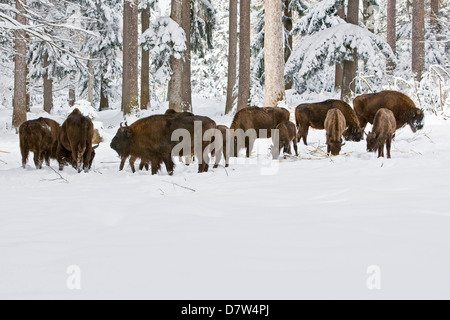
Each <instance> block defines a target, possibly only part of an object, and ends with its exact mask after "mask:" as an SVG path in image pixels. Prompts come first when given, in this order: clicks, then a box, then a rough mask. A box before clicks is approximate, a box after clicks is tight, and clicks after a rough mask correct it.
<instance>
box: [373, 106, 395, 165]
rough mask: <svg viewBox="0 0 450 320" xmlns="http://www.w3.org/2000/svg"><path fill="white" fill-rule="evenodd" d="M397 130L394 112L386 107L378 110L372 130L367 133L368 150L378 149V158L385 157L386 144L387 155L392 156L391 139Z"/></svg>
mask: <svg viewBox="0 0 450 320" xmlns="http://www.w3.org/2000/svg"><path fill="white" fill-rule="evenodd" d="M395 130H396V121H395V117H394V113H393V112H392V111H391V110H389V109H386V108H381V109H379V110H378V111H377V113H376V115H375V119H374V121H373V128H372V132H371V133H369V134H368V135H367V151H369V152H375V151H377V150H378V158H379V157H384V145H385V144H386V150H387V157H388V159H390V158H391V141H392V136H393V135H394V133H395Z"/></svg>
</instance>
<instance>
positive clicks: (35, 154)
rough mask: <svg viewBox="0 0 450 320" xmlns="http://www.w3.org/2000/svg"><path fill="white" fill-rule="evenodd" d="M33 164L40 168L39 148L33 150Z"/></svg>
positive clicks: (40, 154)
mask: <svg viewBox="0 0 450 320" xmlns="http://www.w3.org/2000/svg"><path fill="white" fill-rule="evenodd" d="M34 165H35V166H36V169H42V153H41V150H40V149H39V148H37V149H36V150H35V152H34Z"/></svg>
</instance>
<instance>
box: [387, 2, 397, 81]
mask: <svg viewBox="0 0 450 320" xmlns="http://www.w3.org/2000/svg"><path fill="white" fill-rule="evenodd" d="M396 16H397V9H396V0H388V3H387V39H386V40H387V43H388V44H389V45H390V46H391V49H392V51H394V53H396V43H397V32H396ZM394 68H395V66H394V63H393V62H392V61H390V60H388V62H387V72H388V73H392V72H393V70H394Z"/></svg>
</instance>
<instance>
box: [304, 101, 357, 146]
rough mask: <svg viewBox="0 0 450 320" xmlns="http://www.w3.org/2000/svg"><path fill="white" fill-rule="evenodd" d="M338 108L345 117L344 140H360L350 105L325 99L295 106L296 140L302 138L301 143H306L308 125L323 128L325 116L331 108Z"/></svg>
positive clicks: (353, 112)
mask: <svg viewBox="0 0 450 320" xmlns="http://www.w3.org/2000/svg"><path fill="white" fill-rule="evenodd" d="M335 108H336V109H339V110H340V111H341V112H342V114H343V115H344V117H345V122H346V124H347V129H346V130H345V132H344V138H345V140H349V141H360V140H361V138H362V131H361V128H360V125H359V121H358V118H357V117H356V114H355V111H353V109H352V107H350V105H349V104H348V103H346V102H344V101H341V100H326V101H323V102H316V103H304V104H301V105H299V106H297V108H295V122H296V124H297V128H298V134H297V140H298V141H299V142H300V139H302V138H303V143H304V144H305V145H307V144H308V143H307V137H308V130H309V127H311V128H314V129H321V130H323V129H325V127H324V124H325V118H326V117H327V113H328V111H329V110H331V109H335Z"/></svg>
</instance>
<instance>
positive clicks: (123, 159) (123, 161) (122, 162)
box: [119, 156, 128, 171]
mask: <svg viewBox="0 0 450 320" xmlns="http://www.w3.org/2000/svg"><path fill="white" fill-rule="evenodd" d="M127 158H128V157H125V156H122V158H121V159H120V165H119V171H122V170H123V168H124V167H125V161H126V160H127Z"/></svg>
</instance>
